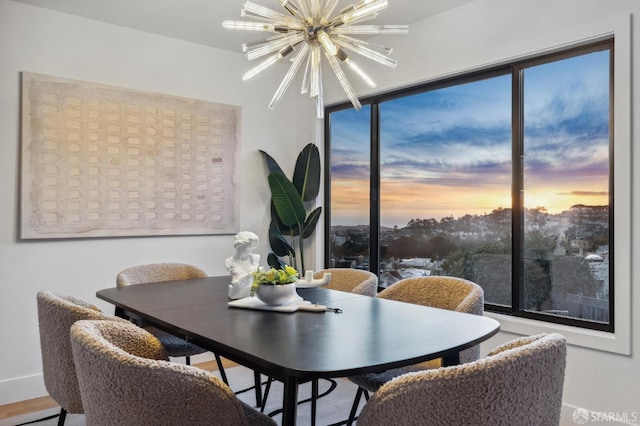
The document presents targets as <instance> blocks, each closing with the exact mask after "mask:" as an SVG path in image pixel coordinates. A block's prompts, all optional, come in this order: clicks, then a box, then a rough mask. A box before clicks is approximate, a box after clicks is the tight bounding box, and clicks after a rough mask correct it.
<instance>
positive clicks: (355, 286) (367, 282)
mask: <svg viewBox="0 0 640 426" xmlns="http://www.w3.org/2000/svg"><path fill="white" fill-rule="evenodd" d="M325 273H330V274H331V280H330V281H329V284H327V285H326V286H325V288H328V289H331V290H339V291H346V292H349V293H355V294H362V295H364V296H371V297H375V295H376V294H377V293H378V277H377V276H376V274H374V273H373V272H369V271H364V270H362V269H350V268H331V269H322V270H320V271H317V272H316V273H315V274H313V277H314V278H315V279H320V278H322V277H323V276H324V274H325Z"/></svg>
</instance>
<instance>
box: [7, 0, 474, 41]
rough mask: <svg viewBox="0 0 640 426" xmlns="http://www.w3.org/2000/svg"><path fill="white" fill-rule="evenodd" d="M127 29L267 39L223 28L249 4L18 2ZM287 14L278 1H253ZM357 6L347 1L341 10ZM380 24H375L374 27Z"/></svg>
mask: <svg viewBox="0 0 640 426" xmlns="http://www.w3.org/2000/svg"><path fill="white" fill-rule="evenodd" d="M14 1H17V2H19V3H25V4H30V5H34V6H38V7H44V8H47V9H52V10H57V11H59V12H63V13H69V14H72V15H77V16H82V17H85V18H89V19H94V20H97V21H103V22H107V23H110V24H115V25H119V26H122V27H128V28H134V29H137V30H141V31H146V32H149V33H155V34H161V35H164V36H168V37H173V38H177V39H181V40H186V41H191V42H194V43H199V44H204V45H207V46H211V47H217V48H220V49H225V50H230V51H233V52H241V50H242V49H241V46H242V43H246V42H250V41H255V40H261V39H264V35H263V34H262V33H251V32H245V31H231V30H227V29H224V28H222V21H224V20H225V19H231V20H241V18H240V9H241V5H242V3H243V2H244V0H14ZM253 1H254V3H258V4H260V5H262V6H266V7H270V8H272V9H274V10H281V9H282V8H281V6H280V4H279V2H278V1H277V0H253ZM471 1H473V0H390V1H389V7H388V8H387V9H385V10H383V11H382V12H380V14H379V17H378V18H377V21H378V22H379V23H385V24H409V25H410V24H412V23H414V22H417V21H420V20H422V19H425V18H427V17H429V16H432V15H435V14H437V13H440V12H443V11H445V10H448V9H453V8H455V7H458V6H460V5H462V4H465V3H470V2H471ZM355 2H356V0H342V1H341V2H340V3H339V4H338V8H337V9H341V8H343V7H345V6H347V5H349V4H352V3H355ZM374 22H375V21H374Z"/></svg>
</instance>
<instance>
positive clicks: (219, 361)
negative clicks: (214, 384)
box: [213, 353, 229, 386]
mask: <svg viewBox="0 0 640 426" xmlns="http://www.w3.org/2000/svg"><path fill="white" fill-rule="evenodd" d="M213 355H214V356H215V357H216V364H217V365H218V372H219V373H220V378H221V379H222V381H223V382H224V384H225V385H227V386H229V380H227V373H225V371H224V366H223V365H222V359H221V358H220V355H218V354H216V353H214V354H213Z"/></svg>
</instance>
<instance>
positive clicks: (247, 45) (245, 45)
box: [242, 33, 289, 53]
mask: <svg viewBox="0 0 640 426" xmlns="http://www.w3.org/2000/svg"><path fill="white" fill-rule="evenodd" d="M284 37H289V34H287V33H282V34H276V35H273V36H271V37H267V38H265V39H262V40H258V41H252V42H251V43H243V44H242V52H244V53H247V52H248V51H250V50H253V49H257V48H259V47H262V46H266V45H267V44H269V43H271V42H272V41H274V40H280V39H282V38H284Z"/></svg>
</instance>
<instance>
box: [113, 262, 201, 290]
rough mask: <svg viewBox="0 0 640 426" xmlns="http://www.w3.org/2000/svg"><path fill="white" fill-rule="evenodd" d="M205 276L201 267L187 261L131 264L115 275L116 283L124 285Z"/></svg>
mask: <svg viewBox="0 0 640 426" xmlns="http://www.w3.org/2000/svg"><path fill="white" fill-rule="evenodd" d="M207 276H208V275H207V273H206V272H204V271H203V270H202V269H200V268H198V267H196V266H193V265H189V264H187V263H150V264H147V265H136V266H132V267H130V268H127V269H124V270H122V271H120V273H118V275H117V277H116V285H117V286H118V287H124V286H127V285H133V284H141V283H149V282H156V281H173V280H188V279H191V278H206V277H207Z"/></svg>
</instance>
